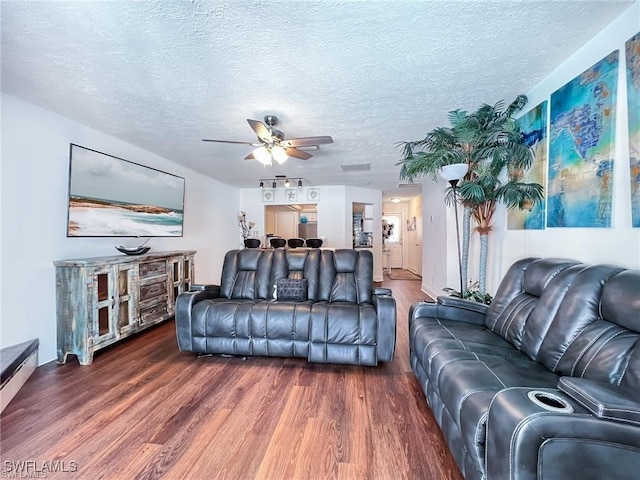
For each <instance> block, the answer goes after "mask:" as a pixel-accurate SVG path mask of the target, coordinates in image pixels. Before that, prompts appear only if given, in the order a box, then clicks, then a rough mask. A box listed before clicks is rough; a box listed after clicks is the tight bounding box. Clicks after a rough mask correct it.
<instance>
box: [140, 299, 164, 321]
mask: <svg viewBox="0 0 640 480" xmlns="http://www.w3.org/2000/svg"><path fill="white" fill-rule="evenodd" d="M167 313H168V312H167V303H166V302H164V303H158V304H156V305H151V306H150V307H146V308H141V309H140V319H141V321H142V323H146V322H148V321H150V320H158V319H160V318H162V317H164V316H166V315H167Z"/></svg>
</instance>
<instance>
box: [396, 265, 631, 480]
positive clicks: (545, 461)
mask: <svg viewBox="0 0 640 480" xmlns="http://www.w3.org/2000/svg"><path fill="white" fill-rule="evenodd" d="M409 331H410V334H409V335H410V351H411V353H410V356H411V365H412V368H413V371H414V373H415V374H416V376H417V377H418V379H419V381H420V384H421V386H422V389H423V390H424V392H425V395H426V398H427V402H428V404H429V405H430V407H431V409H432V410H433V414H434V416H435V418H436V420H437V422H438V424H439V425H440V427H441V429H442V432H443V435H444V437H445V439H446V440H447V443H448V445H449V447H450V449H451V452H452V453H453V456H454V457H455V459H456V462H457V463H458V466H459V467H460V469H461V471H462V472H463V474H464V476H465V477H466V478H467V479H480V478H483V479H485V478H486V479H489V480H501V479H538V480H540V479H580V480H586V479H605V478H606V479H637V478H640V333H639V332H640V271H638V270H625V269H622V268H619V267H614V266H608V265H595V266H588V265H584V264H580V263H577V262H574V261H569V260H560V259H535V258H529V259H524V260H521V261H518V262H516V263H515V264H514V265H513V266H512V267H511V268H510V269H509V271H508V272H507V274H506V275H505V278H504V279H503V281H502V282H501V285H500V287H499V289H498V291H497V293H496V296H495V299H494V301H493V303H492V304H491V306H490V307H488V308H487V307H485V306H483V305H480V304H477V303H471V302H466V301H463V300H460V299H456V298H451V297H441V298H438V301H437V302H436V303H427V302H419V303H416V304H414V305H413V306H412V307H411V309H410V313H409Z"/></svg>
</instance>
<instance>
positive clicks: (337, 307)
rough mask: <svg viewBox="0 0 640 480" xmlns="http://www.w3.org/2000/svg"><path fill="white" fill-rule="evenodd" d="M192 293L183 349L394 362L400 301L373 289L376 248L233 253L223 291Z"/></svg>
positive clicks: (182, 322) (211, 288) (183, 312)
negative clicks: (275, 294)
mask: <svg viewBox="0 0 640 480" xmlns="http://www.w3.org/2000/svg"><path fill="white" fill-rule="evenodd" d="M193 288H194V290H195V291H190V292H186V293H183V294H181V295H180V296H179V297H178V300H177V305H176V328H177V337H178V346H179V348H180V350H182V351H187V352H196V353H220V354H231V355H240V356H250V355H266V356H279V357H302V358H307V359H308V361H310V362H320V363H339V364H353V365H377V363H378V362H379V361H382V362H388V361H391V360H392V358H393V353H394V349H395V340H396V303H395V300H394V298H393V296H392V295H391V290H389V289H384V288H374V287H373V256H372V254H371V252H370V251H367V250H349V249H343V250H320V249H298V248H296V249H290V250H283V249H276V250H259V249H246V250H232V251H230V252H228V253H227V254H226V256H225V259H224V264H223V268H222V280H221V283H220V285H219V286H218V285H199V286H194V287H193ZM274 290H276V291H277V290H279V294H280V295H279V297H278V299H274ZM276 293H278V292H276ZM285 294H286V295H287V297H286V299H284V300H283V296H284V295H285ZM300 295H301V296H300Z"/></svg>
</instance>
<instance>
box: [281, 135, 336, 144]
mask: <svg viewBox="0 0 640 480" xmlns="http://www.w3.org/2000/svg"><path fill="white" fill-rule="evenodd" d="M282 143H284V144H285V145H286V146H288V147H310V146H312V145H324V144H326V143H333V138H331V137H329V136H321V137H300V138H289V139H287V140H284V141H283V142H282Z"/></svg>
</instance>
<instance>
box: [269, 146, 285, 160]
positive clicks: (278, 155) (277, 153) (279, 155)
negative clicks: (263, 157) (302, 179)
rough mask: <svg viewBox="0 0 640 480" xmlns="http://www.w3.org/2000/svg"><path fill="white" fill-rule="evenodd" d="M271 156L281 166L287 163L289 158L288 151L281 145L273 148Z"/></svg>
mask: <svg viewBox="0 0 640 480" xmlns="http://www.w3.org/2000/svg"><path fill="white" fill-rule="evenodd" d="M271 155H272V156H273V159H274V160H275V161H276V162H278V163H279V164H281V165H282V164H283V163H284V162H286V161H287V158H289V156H288V155H287V152H286V150H285V149H284V148H282V147H281V146H280V145H274V146H273V147H271Z"/></svg>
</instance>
